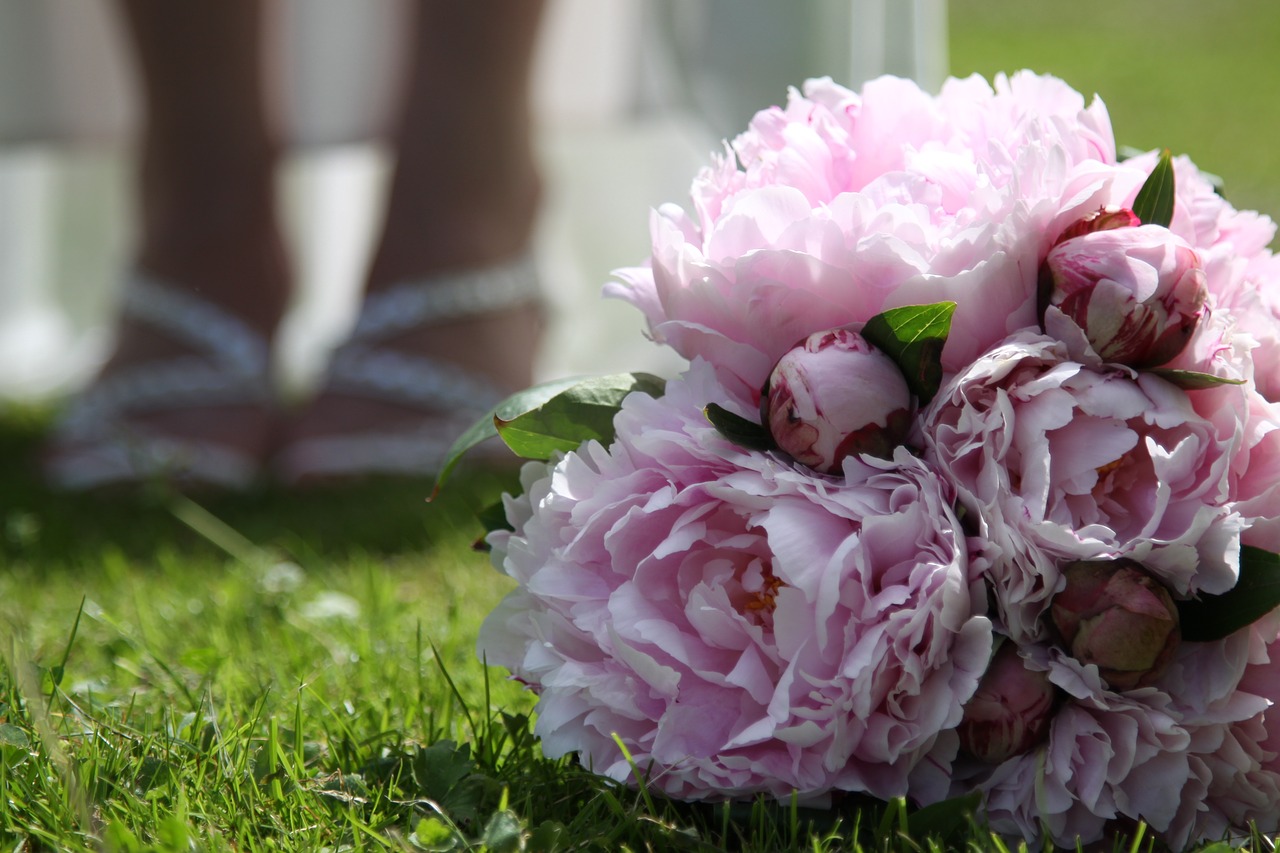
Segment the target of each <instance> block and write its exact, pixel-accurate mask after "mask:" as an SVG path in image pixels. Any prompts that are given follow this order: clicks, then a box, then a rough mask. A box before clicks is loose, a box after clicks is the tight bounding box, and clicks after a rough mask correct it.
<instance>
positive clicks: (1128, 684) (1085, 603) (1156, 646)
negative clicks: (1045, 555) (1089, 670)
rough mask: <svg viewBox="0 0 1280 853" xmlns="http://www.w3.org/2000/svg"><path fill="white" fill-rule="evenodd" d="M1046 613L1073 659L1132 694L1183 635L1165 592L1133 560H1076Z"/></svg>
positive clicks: (1150, 679) (1162, 665) (1154, 674)
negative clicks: (1093, 665)
mask: <svg viewBox="0 0 1280 853" xmlns="http://www.w3.org/2000/svg"><path fill="white" fill-rule="evenodd" d="M1062 576H1063V579H1064V580H1065V581H1066V584H1065V585H1064V586H1063V588H1062V590H1061V591H1060V592H1059V593H1058V594H1057V595H1055V596H1054V597H1053V604H1052V606H1051V607H1050V609H1049V612H1050V615H1051V616H1052V619H1053V625H1054V627H1055V628H1057V630H1058V636H1060V637H1061V638H1062V642H1063V644H1064V646H1065V648H1066V649H1067V651H1069V652H1070V653H1071V655H1072V657H1074V658H1075V659H1076V660H1078V661H1080V662H1081V663H1083V664H1096V665H1097V666H1098V671H1099V673H1100V674H1101V675H1102V677H1103V679H1105V680H1106V682H1107V684H1108V686H1110V687H1111V689H1112V690H1132V689H1134V688H1135V687H1142V686H1145V685H1148V684H1152V683H1154V682H1155V681H1156V680H1157V679H1159V678H1160V676H1162V675H1164V673H1165V670H1167V669H1168V668H1169V663H1170V662H1171V661H1172V660H1173V654H1174V652H1175V651H1177V649H1178V643H1179V642H1180V640H1181V638H1182V632H1181V631H1180V630H1179V626H1178V609H1177V607H1175V606H1174V603H1173V597H1172V596H1170V595H1169V590H1167V589H1165V588H1164V586H1163V585H1162V584H1161V583H1160V582H1159V581H1157V580H1156V579H1155V578H1153V577H1151V575H1149V574H1148V573H1147V572H1145V571H1143V569H1142V567H1141V566H1139V565H1138V564H1137V563H1135V562H1133V561H1132V560H1125V559H1120V560H1079V561H1076V562H1073V563H1070V564H1068V565H1067V566H1066V567H1064V568H1063V570H1062Z"/></svg>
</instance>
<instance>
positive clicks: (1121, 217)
mask: <svg viewBox="0 0 1280 853" xmlns="http://www.w3.org/2000/svg"><path fill="white" fill-rule="evenodd" d="M1141 224H1142V220H1141V219H1139V218H1138V214H1136V213H1134V212H1133V211H1132V210H1130V209H1129V208H1127V207H1100V208H1098V209H1097V210H1095V211H1094V212H1093V213H1090V214H1089V215H1088V216H1086V217H1085V218H1083V219H1077V220H1076V221H1075V222H1073V223H1072V224H1071V225H1069V226H1067V229H1066V230H1065V231H1063V232H1062V234H1060V235H1059V236H1058V242H1059V243H1064V242H1066V241H1067V240H1070V239H1071V238H1072V237H1082V236H1084V235H1085V234H1092V233H1093V232H1095V231H1111V230H1112V229H1115V228H1137V227H1138V226H1139V225H1141Z"/></svg>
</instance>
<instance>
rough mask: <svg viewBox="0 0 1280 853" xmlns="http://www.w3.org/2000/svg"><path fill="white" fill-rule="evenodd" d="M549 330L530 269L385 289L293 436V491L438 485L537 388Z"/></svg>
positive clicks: (288, 443)
mask: <svg viewBox="0 0 1280 853" xmlns="http://www.w3.org/2000/svg"><path fill="white" fill-rule="evenodd" d="M541 325H542V308H541V304H540V302H538V301H537V282H536V277H535V274H534V270H533V266H532V263H531V261H529V259H527V258H525V257H522V258H520V259H517V260H516V261H509V262H506V263H501V264H497V265H494V266H491V267H486V268H481V269H475V270H466V271H459V272H457V273H453V274H440V275H435V276H431V277H429V278H428V279H425V280H423V281H420V282H416V283H413V284H402V285H400V286H399V287H395V288H380V289H379V290H378V291H376V292H374V293H371V294H369V296H367V297H366V300H365V304H364V307H363V309H362V312H361V317H360V320H359V321H358V322H357V325H356V328H355V330H354V332H353V334H352V338H351V340H349V341H348V342H347V343H345V344H344V345H343V346H342V347H340V348H339V349H338V351H337V352H336V353H335V355H334V360H333V364H332V366H331V370H330V376H329V379H328V381H327V383H326V385H325V387H324V388H323V389H322V390H321V391H320V393H319V394H318V395H317V396H316V398H315V399H314V400H313V401H312V402H311V403H310V404H309V405H308V406H307V407H305V408H304V409H303V410H302V411H301V412H300V413H299V414H298V416H297V417H296V418H295V419H294V421H293V422H292V424H291V425H290V426H289V427H288V429H287V431H286V436H285V441H284V445H283V450H282V452H281V454H280V455H279V456H278V457H277V459H276V464H275V465H274V468H275V473H276V474H277V476H278V477H279V478H280V479H281V480H283V481H285V482H289V483H304V482H309V481H323V480H330V479H335V478H346V477H351V476H358V475H364V474H399V475H408V476H430V475H433V474H435V473H436V472H438V470H439V467H440V464H441V462H442V461H443V458H444V455H445V453H446V451H447V450H448V448H449V447H450V446H451V445H452V443H453V441H454V440H455V439H456V438H457V437H458V436H459V435H460V434H461V433H462V431H463V430H465V429H466V428H467V427H468V426H470V425H471V424H472V423H474V421H475V420H476V419H477V418H478V417H480V416H481V415H483V414H484V413H485V412H486V411H488V410H489V409H490V408H491V407H492V406H493V405H494V404H495V403H497V402H498V401H499V400H501V399H502V398H503V397H505V396H506V395H507V394H509V393H510V392H511V391H514V390H517V389H519V388H522V387H525V386H527V385H528V384H529V383H530V381H531V379H532V363H533V358H534V354H535V351H536V348H537V344H538V339H539V336H540V330H541Z"/></svg>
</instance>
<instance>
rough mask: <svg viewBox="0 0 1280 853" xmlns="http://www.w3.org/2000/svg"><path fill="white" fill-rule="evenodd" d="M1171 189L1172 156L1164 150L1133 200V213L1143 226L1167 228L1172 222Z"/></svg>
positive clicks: (1172, 186)
mask: <svg viewBox="0 0 1280 853" xmlns="http://www.w3.org/2000/svg"><path fill="white" fill-rule="evenodd" d="M1173 189H1174V183H1173V155H1172V154H1170V153H1169V149H1168V148H1166V149H1164V150H1163V151H1161V152H1160V161H1159V162H1158V163H1156V167H1155V168H1154V169H1152V170H1151V174H1150V175H1148V176H1147V180H1146V182H1145V183H1143V185H1142V189H1140V190H1138V197H1137V198H1135V199H1134V200H1133V212H1134V213H1135V214H1137V217H1138V218H1139V219H1141V220H1142V224H1143V225H1163V226H1164V227H1165V228H1168V227H1169V223H1170V222H1172V221H1173V195H1174V193H1173Z"/></svg>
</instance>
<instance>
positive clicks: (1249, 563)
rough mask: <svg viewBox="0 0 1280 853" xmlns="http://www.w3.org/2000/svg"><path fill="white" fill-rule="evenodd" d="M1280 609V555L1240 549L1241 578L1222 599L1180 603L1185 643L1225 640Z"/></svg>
mask: <svg viewBox="0 0 1280 853" xmlns="http://www.w3.org/2000/svg"><path fill="white" fill-rule="evenodd" d="M1278 605H1280V554H1273V553H1271V552H1270V551H1263V550H1262V549H1261V548H1252V547H1250V546H1248V545H1245V546H1244V547H1242V548H1241V549H1240V578H1239V580H1237V581H1236V585H1235V586H1234V587H1232V588H1231V589H1230V590H1228V591H1227V592H1224V593H1222V594H1221V595H1207V596H1204V597H1202V598H1198V599H1195V600H1192V601H1179V602H1178V619H1179V621H1180V622H1181V623H1182V639H1184V640H1187V641H1189V642H1193V643H1205V642H1210V641H1212V640H1221V639H1222V638H1223V637H1226V636H1228V635H1230V634H1234V633H1235V632H1236V631H1238V630H1240V629H1241V628H1243V627H1245V626H1246V625H1250V624H1252V623H1253V622H1255V621H1257V620H1258V619H1261V618H1262V617H1263V616H1265V615H1267V614H1268V613H1270V612H1271V611H1272V610H1273V609H1275V607H1276V606H1278Z"/></svg>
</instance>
